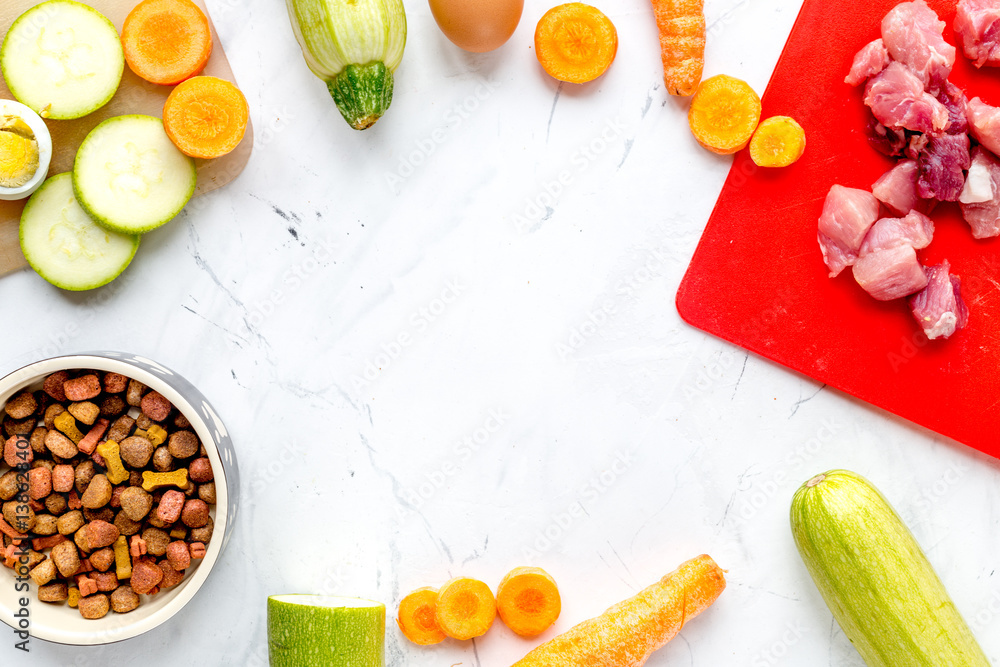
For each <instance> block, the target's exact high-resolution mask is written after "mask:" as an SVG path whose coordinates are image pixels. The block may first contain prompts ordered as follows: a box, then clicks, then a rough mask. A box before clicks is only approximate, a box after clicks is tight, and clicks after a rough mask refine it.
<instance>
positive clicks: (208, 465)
mask: <svg viewBox="0 0 1000 667" xmlns="http://www.w3.org/2000/svg"><path fill="white" fill-rule="evenodd" d="M188 477H190V478H191V481H193V482H198V483H199V484H201V483H202V482H211V481H212V480H213V479H214V478H215V473H214V472H212V462H211V461H209V460H208V458H207V457H201V458H198V459H195V460H194V461H191V463H190V465H188Z"/></svg>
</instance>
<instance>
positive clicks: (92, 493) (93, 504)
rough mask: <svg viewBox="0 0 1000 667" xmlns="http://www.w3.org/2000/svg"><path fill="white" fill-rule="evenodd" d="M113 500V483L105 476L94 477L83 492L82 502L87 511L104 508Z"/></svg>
mask: <svg viewBox="0 0 1000 667" xmlns="http://www.w3.org/2000/svg"><path fill="white" fill-rule="evenodd" d="M110 500H111V482H109V481H108V478H107V477H106V476H105V475H94V477H93V478H92V479H91V480H90V484H88V485H87V490H86V491H84V492H83V496H82V497H81V498H80V502H81V503H83V506H84V507H86V508H87V509H92V510H93V509H97V508H99V507H104V506H105V505H107V504H108V502H109V501H110Z"/></svg>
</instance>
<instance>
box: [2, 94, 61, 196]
mask: <svg viewBox="0 0 1000 667" xmlns="http://www.w3.org/2000/svg"><path fill="white" fill-rule="evenodd" d="M8 114H13V115H16V116H20V117H21V118H23V119H24V122H25V123H27V124H28V127H30V128H31V131H32V132H34V133H35V141H37V142H38V169H37V170H36V171H35V175H34V176H32V177H31V180H30V181H28V182H27V183H25V184H24V185H22V186H20V187H17V188H4V187H0V199H24V198H25V197H28V196H29V195H31V193H32V192H34V191H35V190H37V189H38V187H39V186H40V185H41V184H42V181H44V180H45V176H46V175H47V174H48V173H49V163H50V162H51V161H52V136H51V135H50V134H49V128H48V126H46V125H45V121H44V120H42V117H41V116H39V115H38V114H37V113H35V112H34V111H32V110H31V109H30V108H29V107H26V106H25V105H23V104H21V103H20V102H15V101H14V100H4V99H0V116H6V115H8Z"/></svg>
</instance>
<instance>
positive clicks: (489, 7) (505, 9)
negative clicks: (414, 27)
mask: <svg viewBox="0 0 1000 667" xmlns="http://www.w3.org/2000/svg"><path fill="white" fill-rule="evenodd" d="M429 2H430V6H431V13H432V14H434V20H435V21H437V24H438V27H439V28H441V32H443V33H444V34H445V37H447V38H448V39H450V40H451V41H452V42H454V43H455V45H456V46H459V47H461V48H463V49H465V50H466V51H472V52H473V53H483V52H484V51H492V50H493V49H495V48H497V47H499V46H502V45H503V43H504V42H506V41H507V40H508V39H510V36H511V35H512V34H514V29H515V28H517V22H518V21H520V20H521V10H523V9H524V0H429Z"/></svg>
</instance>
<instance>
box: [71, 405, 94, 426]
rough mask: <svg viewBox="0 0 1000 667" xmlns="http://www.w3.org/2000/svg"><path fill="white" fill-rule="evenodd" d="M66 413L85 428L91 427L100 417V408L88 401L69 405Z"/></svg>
mask: <svg viewBox="0 0 1000 667" xmlns="http://www.w3.org/2000/svg"><path fill="white" fill-rule="evenodd" d="M66 411H67V412H69V413H70V414H71V415H73V416H74V417H76V419H77V420H79V421H81V422H83V423H84V424H86V425H87V426H91V425H92V424H93V423H94V422H95V421H96V420H97V418H98V417H99V416H100V415H101V408H99V407H98V406H97V404H96V403H91V402H90V401H82V402H80V403H70V404H69V407H68V408H66Z"/></svg>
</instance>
